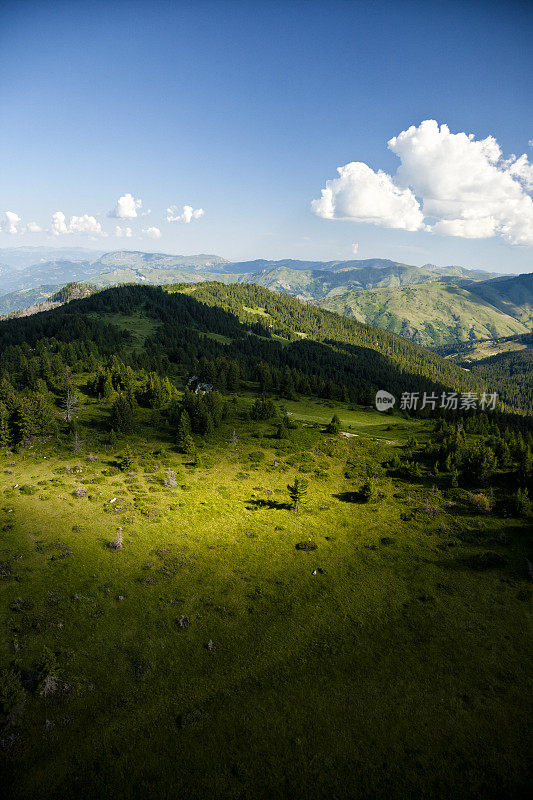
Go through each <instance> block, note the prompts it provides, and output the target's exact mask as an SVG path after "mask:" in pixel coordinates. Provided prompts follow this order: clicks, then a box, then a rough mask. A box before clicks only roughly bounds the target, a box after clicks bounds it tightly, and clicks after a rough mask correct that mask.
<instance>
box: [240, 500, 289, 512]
mask: <svg viewBox="0 0 533 800" xmlns="http://www.w3.org/2000/svg"><path fill="white" fill-rule="evenodd" d="M248 506H253V507H255V508H268V509H270V510H271V511H290V510H291V509H292V505H291V503H280V502H279V500H262V499H253V500H248Z"/></svg>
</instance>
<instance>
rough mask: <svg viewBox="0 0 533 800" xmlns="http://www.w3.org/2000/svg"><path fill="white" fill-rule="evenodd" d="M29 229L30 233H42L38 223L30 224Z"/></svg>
mask: <svg viewBox="0 0 533 800" xmlns="http://www.w3.org/2000/svg"><path fill="white" fill-rule="evenodd" d="M27 229H28V231H29V232H30V233H40V232H41V231H42V228H41V226H40V225H37V223H36V222H28V225H27Z"/></svg>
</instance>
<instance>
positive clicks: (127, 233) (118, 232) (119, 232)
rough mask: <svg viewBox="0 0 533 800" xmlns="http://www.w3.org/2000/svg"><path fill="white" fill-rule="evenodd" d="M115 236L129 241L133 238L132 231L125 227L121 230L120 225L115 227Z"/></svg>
mask: <svg viewBox="0 0 533 800" xmlns="http://www.w3.org/2000/svg"><path fill="white" fill-rule="evenodd" d="M115 236H125V237H126V238H127V239H131V237H132V236H133V231H132V229H131V228H128V227H127V226H126V227H124V228H121V227H120V225H115Z"/></svg>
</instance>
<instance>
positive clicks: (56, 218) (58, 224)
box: [50, 211, 69, 236]
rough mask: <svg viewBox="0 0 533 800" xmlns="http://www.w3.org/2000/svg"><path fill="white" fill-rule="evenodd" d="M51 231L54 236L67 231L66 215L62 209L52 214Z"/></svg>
mask: <svg viewBox="0 0 533 800" xmlns="http://www.w3.org/2000/svg"><path fill="white" fill-rule="evenodd" d="M50 231H51V233H53V234H54V236H61V235H62V234H64V233H68V232H69V230H68V225H67V223H66V217H65V215H64V214H63V212H62V211H56V212H55V213H54V214H52V227H51V228H50Z"/></svg>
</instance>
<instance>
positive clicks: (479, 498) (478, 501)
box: [470, 492, 492, 514]
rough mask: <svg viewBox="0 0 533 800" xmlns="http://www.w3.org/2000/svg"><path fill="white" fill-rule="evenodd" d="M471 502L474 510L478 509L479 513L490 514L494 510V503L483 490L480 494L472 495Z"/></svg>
mask: <svg viewBox="0 0 533 800" xmlns="http://www.w3.org/2000/svg"><path fill="white" fill-rule="evenodd" d="M470 503H471V505H472V508H473V509H474V511H477V513H478V514H490V512H491V511H492V503H491V502H490V500H489V498H488V497H487V496H486V495H485V494H482V493H481V492H479V494H472V495H470Z"/></svg>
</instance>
